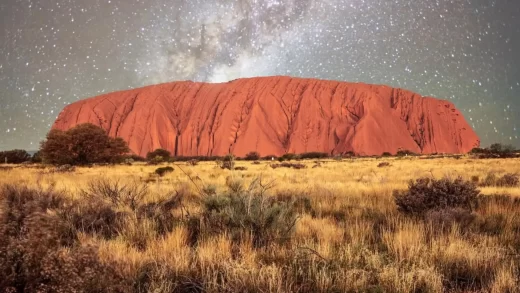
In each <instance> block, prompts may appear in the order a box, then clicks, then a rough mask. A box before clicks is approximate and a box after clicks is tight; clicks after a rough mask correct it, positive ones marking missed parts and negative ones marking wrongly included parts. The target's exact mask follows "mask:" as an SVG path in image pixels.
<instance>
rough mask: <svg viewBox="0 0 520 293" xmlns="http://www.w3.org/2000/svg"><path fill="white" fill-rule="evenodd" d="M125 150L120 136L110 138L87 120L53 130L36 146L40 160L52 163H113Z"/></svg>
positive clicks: (125, 146) (126, 151)
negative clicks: (62, 128)
mask: <svg viewBox="0 0 520 293" xmlns="http://www.w3.org/2000/svg"><path fill="white" fill-rule="evenodd" d="M128 152H129V149H128V146H127V144H126V142H125V141H124V140H123V139H122V138H119V137H118V138H112V137H110V136H108V134H107V133H106V132H105V130H104V129H102V128H100V127H98V126H95V125H93V124H90V123H86V124H79V125H77V126H75V127H73V128H71V129H69V130H67V131H61V130H57V129H53V130H51V131H50V132H49V133H48V134H47V139H46V140H45V141H43V142H42V144H41V148H40V153H41V156H42V158H43V161H44V162H45V163H49V164H56V165H60V164H72V165H84V164H91V163H115V162H118V161H119V160H120V158H121V157H122V155H124V154H126V153H128Z"/></svg>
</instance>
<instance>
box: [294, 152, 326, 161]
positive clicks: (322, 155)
mask: <svg viewBox="0 0 520 293" xmlns="http://www.w3.org/2000/svg"><path fill="white" fill-rule="evenodd" d="M328 157H329V154H328V153H320V152H309V153H303V154H300V155H299V158H300V159H302V160H304V159H325V158H328Z"/></svg>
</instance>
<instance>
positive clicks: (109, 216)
mask: <svg viewBox="0 0 520 293" xmlns="http://www.w3.org/2000/svg"><path fill="white" fill-rule="evenodd" d="M115 208H116V207H115V206H114V205H113V204H112V203H108V202H105V201H103V200H102V199H100V198H96V199H94V198H89V200H81V201H77V202H75V204H73V205H72V206H70V207H69V208H67V209H65V210H64V213H63V215H64V217H65V218H66V219H67V221H68V222H69V223H71V225H72V227H73V228H74V229H75V230H76V231H79V232H83V233H88V234H92V235H97V236H100V237H102V238H104V239H111V238H113V237H115V236H117V235H118V233H119V231H120V230H121V229H122V226H123V222H124V218H125V217H126V214H125V213H122V212H117V211H116V210H115Z"/></svg>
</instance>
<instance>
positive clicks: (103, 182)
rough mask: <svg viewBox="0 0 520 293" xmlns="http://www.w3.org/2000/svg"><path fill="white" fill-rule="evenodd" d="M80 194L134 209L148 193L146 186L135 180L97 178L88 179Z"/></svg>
mask: <svg viewBox="0 0 520 293" xmlns="http://www.w3.org/2000/svg"><path fill="white" fill-rule="evenodd" d="M81 194H82V195H83V196H84V197H86V198H89V199H94V200H99V199H100V200H105V201H108V202H110V203H112V204H114V205H122V206H127V207H129V208H130V209H132V210H136V209H137V208H138V207H139V205H140V204H142V202H143V199H144V198H145V197H146V195H147V194H148V186H146V185H145V184H140V183H138V182H136V181H134V182H131V183H122V182H121V181H120V180H111V179H107V178H98V179H95V180H92V181H90V182H89V183H88V184H87V188H86V189H83V190H82V191H81Z"/></svg>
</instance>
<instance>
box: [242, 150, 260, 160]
mask: <svg viewBox="0 0 520 293" xmlns="http://www.w3.org/2000/svg"><path fill="white" fill-rule="evenodd" d="M245 159H246V161H257V160H260V154H259V153H258V152H249V153H247V154H246V156H245Z"/></svg>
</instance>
